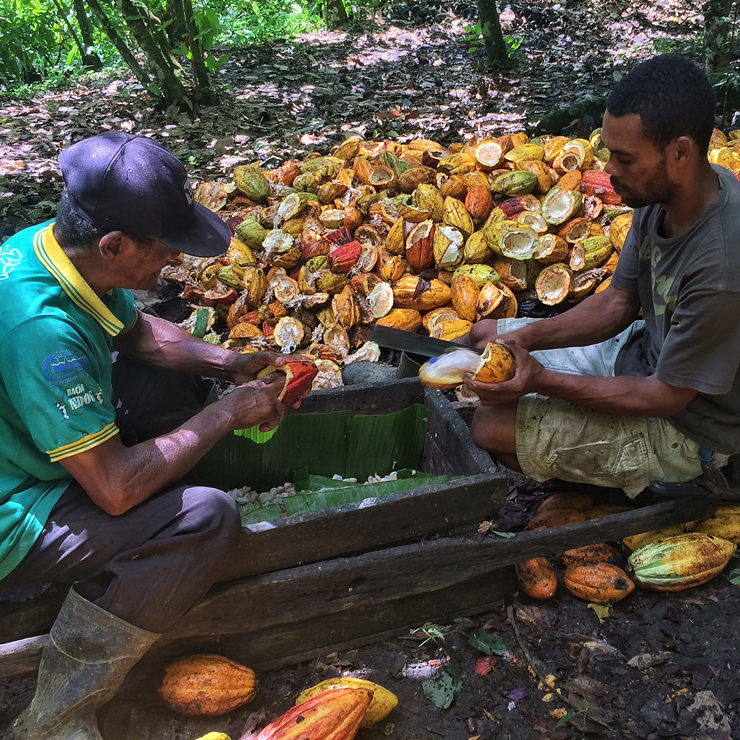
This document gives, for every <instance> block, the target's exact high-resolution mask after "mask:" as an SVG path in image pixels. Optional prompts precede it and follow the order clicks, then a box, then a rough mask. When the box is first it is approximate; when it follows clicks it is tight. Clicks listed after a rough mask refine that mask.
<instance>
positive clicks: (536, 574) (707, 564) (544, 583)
mask: <svg viewBox="0 0 740 740" xmlns="http://www.w3.org/2000/svg"><path fill="white" fill-rule="evenodd" d="M629 510H630V507H626V506H613V505H606V506H594V505H593V502H592V500H591V497H590V496H588V495H587V494H582V493H556V494H555V495H553V496H550V497H549V498H547V499H546V500H545V501H544V502H543V503H542V504H541V506H540V508H539V509H538V510H537V514H536V515H535V517H534V518H533V519H532V520H531V521H530V522H529V524H528V525H527V527H526V530H530V531H531V530H536V529H546V528H549V527H558V526H563V525H565V524H573V523H576V522H584V521H586V520H588V519H596V518H599V517H602V516H608V515H610V514H618V513H622V512H624V511H629ZM738 544H740V506H722V507H719V508H717V509H716V511H715V513H714V515H713V516H712V517H711V518H709V519H704V520H701V521H695V522H688V523H686V524H679V525H676V526H673V527H667V528H665V529H661V530H657V531H654V532H645V533H643V534H640V535H634V536H632V537H625V539H624V540H623V541H622V543H621V545H622V547H623V549H624V551H626V552H629V553H631V554H629V557H625V553H624V552H622V551H620V550H619V549H617V547H614V546H612V545H610V544H607V543H602V544H597V545H587V546H585V547H579V548H577V549H575V550H568V551H567V552H564V553H562V555H561V556H560V560H561V562H562V565H563V566H564V567H565V574H564V578H563V581H564V583H565V587H566V588H567V589H568V590H569V591H570V592H571V593H572V594H574V595H575V596H577V597H578V598H580V599H584V600H586V601H589V602H591V603H596V604H609V603H613V602H617V601H621V600H622V599H624V598H625V597H627V596H629V594H630V593H632V591H634V589H635V584H637V585H638V586H641V587H643V588H646V589H650V590H653V591H683V590H685V589H687V588H692V587H693V586H698V585H700V584H702V583H706V582H707V581H709V580H711V579H712V578H714V577H715V576H716V575H718V574H719V573H721V572H722V570H723V569H724V568H725V566H726V565H727V564H728V563H729V561H730V559H731V558H732V556H733V555H734V554H735V550H736V549H737V545H738ZM625 561H626V562H625ZM515 570H516V575H517V579H518V581H519V585H520V587H521V589H522V591H523V592H524V593H526V594H527V595H528V596H530V597H532V598H535V599H549V598H551V597H552V596H554V595H555V593H556V591H557V586H558V577H557V573H556V571H555V569H554V568H553V566H552V565H551V564H550V562H549V561H548V560H547V559H546V558H533V559H531V560H527V561H526V562H523V563H519V564H518V565H517V566H516V568H515ZM627 570H629V573H630V574H629V575H628V572H627Z"/></svg>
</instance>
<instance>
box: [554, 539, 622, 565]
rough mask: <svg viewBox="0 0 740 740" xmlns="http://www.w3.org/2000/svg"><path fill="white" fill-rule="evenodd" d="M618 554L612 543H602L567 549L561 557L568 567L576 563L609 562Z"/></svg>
mask: <svg viewBox="0 0 740 740" xmlns="http://www.w3.org/2000/svg"><path fill="white" fill-rule="evenodd" d="M616 554H617V551H616V550H615V549H614V548H613V547H612V546H611V545H607V544H606V543H602V544H600V545H586V546H585V547H577V548H576V549H575V550H566V552H564V553H563V554H562V555H561V556H560V559H561V560H562V562H563V565H564V566H565V567H566V568H567V567H568V566H569V565H573V564H575V563H608V562H609V560H610V559H611V558H613V557H615V556H616Z"/></svg>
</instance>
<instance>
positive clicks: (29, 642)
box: [0, 635, 49, 678]
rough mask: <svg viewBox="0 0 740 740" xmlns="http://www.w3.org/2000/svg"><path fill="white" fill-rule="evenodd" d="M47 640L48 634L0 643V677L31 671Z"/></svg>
mask: <svg viewBox="0 0 740 740" xmlns="http://www.w3.org/2000/svg"><path fill="white" fill-rule="evenodd" d="M48 641H49V635H40V636H38V637H28V638H26V639H25V640H17V641H16V642H8V643H5V644H4V645H0V678H7V677H8V676H22V675H23V674H25V673H33V672H34V671H35V670H36V669H37V668H38V667H39V663H40V661H41V652H42V651H43V649H44V645H46V643H47V642H48Z"/></svg>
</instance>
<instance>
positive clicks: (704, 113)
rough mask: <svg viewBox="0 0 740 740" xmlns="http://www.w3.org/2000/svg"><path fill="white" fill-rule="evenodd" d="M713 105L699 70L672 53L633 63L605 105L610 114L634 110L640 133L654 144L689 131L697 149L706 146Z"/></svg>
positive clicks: (711, 93) (709, 87)
mask: <svg viewBox="0 0 740 740" xmlns="http://www.w3.org/2000/svg"><path fill="white" fill-rule="evenodd" d="M716 108H717V99H716V97H715V95H714V90H713V89H712V85H711V84H710V82H709V80H708V79H707V76H706V75H705V74H704V72H702V70H701V69H699V67H697V66H696V65H695V64H694V63H693V62H692V61H691V60H689V59H686V57H681V56H677V55H675V54H665V55H663V56H658V57H653V58H652V59H648V60H647V61H646V62H642V64H638V65H637V67H635V68H634V69H633V70H632V71H630V72H629V73H628V74H627V75H625V76H624V77H622V79H621V80H619V82H617V84H616V85H615V87H614V89H613V90H612V92H611V95H609V100H608V101H607V104H606V109H607V111H608V112H609V114H610V115H612V116H615V117H616V118H621V117H622V116H627V115H630V114H631V113H636V114H637V115H639V116H640V121H641V122H642V132H643V136H644V137H645V138H646V139H647V140H648V141H650V142H651V143H653V144H654V145H655V146H656V147H658V148H660V149H662V148H664V147H665V146H667V145H668V144H670V142H672V141H674V140H675V139H677V138H678V137H679V136H690V137H691V138H692V139H693V140H694V141H695V142H696V144H697V146H698V147H699V149H700V150H701V151H702V152H706V151H707V150H708V148H709V140H710V138H711V136H712V130H713V129H714V114H715V110H716Z"/></svg>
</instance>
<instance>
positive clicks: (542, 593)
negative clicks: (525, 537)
mask: <svg viewBox="0 0 740 740" xmlns="http://www.w3.org/2000/svg"><path fill="white" fill-rule="evenodd" d="M514 571H515V573H516V578H517V580H518V581H519V585H520V586H521V589H522V591H524V593H525V594H527V596H531V597H532V598H533V599H540V600H544V599H551V598H552V597H553V596H555V591H557V588H558V577H557V575H556V574H555V570H554V568H553V567H552V566H551V565H550V563H548V562H547V560H546V559H545V558H533V559H532V560H527V561H525V562H523V563H517V564H516V566H514Z"/></svg>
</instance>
